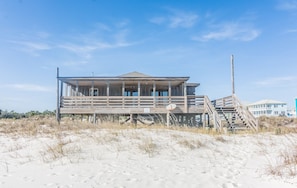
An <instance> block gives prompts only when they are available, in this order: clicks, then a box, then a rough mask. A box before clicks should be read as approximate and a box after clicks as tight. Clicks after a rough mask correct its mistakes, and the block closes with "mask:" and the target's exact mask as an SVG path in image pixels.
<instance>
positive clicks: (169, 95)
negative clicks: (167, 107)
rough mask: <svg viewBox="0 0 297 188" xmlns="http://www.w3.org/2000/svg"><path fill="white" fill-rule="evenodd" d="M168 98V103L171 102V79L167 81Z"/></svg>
mask: <svg viewBox="0 0 297 188" xmlns="http://www.w3.org/2000/svg"><path fill="white" fill-rule="evenodd" d="M168 98H169V104H171V81H169V82H168Z"/></svg>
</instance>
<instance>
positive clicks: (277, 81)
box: [255, 76, 297, 87]
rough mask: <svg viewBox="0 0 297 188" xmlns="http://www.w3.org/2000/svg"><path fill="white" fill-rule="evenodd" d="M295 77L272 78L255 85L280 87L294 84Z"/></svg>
mask: <svg viewBox="0 0 297 188" xmlns="http://www.w3.org/2000/svg"><path fill="white" fill-rule="evenodd" d="M296 81H297V77H295V76H284V77H272V78H267V79H264V80H261V81H258V82H256V83H255V84H256V85H258V86H261V87H280V86H288V85H290V84H295V83H296Z"/></svg>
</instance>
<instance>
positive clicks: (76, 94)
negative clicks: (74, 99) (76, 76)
mask: <svg viewBox="0 0 297 188" xmlns="http://www.w3.org/2000/svg"><path fill="white" fill-rule="evenodd" d="M75 96H78V80H77V81H76V88H75Z"/></svg>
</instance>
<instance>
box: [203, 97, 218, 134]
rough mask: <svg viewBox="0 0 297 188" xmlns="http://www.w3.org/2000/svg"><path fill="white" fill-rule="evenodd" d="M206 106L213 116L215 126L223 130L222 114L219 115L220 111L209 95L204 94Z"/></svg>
mask: <svg viewBox="0 0 297 188" xmlns="http://www.w3.org/2000/svg"><path fill="white" fill-rule="evenodd" d="M204 106H205V110H206V112H207V113H208V114H209V115H210V116H212V118H213V122H214V126H215V128H216V129H217V130H219V131H221V129H222V121H221V119H220V116H219V114H218V112H217V111H216V109H215V107H214V106H213V104H212V103H211V101H210V100H209V98H208V96H204Z"/></svg>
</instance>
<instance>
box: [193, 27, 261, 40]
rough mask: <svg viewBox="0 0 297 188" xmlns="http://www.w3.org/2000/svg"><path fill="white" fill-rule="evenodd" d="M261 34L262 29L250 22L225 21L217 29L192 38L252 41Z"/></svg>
mask: <svg viewBox="0 0 297 188" xmlns="http://www.w3.org/2000/svg"><path fill="white" fill-rule="evenodd" d="M260 34H261V32H260V30H258V29H256V28H254V27H252V26H250V25H249V24H239V23H225V24H220V25H218V26H216V28H215V31H210V32H208V33H207V34H204V35H202V36H198V37H197V36H195V37H193V38H192V39H193V40H196V41H209V40H226V39H228V40H238V41H251V40H254V39H255V38H257V37H258V36H259V35H260Z"/></svg>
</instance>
